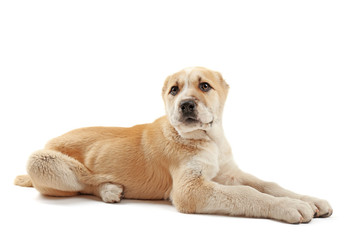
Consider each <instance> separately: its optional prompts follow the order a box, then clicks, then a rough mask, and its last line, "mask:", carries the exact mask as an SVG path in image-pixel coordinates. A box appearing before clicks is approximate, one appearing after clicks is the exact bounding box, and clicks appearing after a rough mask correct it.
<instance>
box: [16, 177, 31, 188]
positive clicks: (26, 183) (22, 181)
mask: <svg viewBox="0 0 360 240" xmlns="http://www.w3.org/2000/svg"><path fill="white" fill-rule="evenodd" d="M14 184H15V185H18V186H21V187H33V184H32V181H31V178H30V176H29V175H19V176H17V177H16V178H15V180H14Z"/></svg>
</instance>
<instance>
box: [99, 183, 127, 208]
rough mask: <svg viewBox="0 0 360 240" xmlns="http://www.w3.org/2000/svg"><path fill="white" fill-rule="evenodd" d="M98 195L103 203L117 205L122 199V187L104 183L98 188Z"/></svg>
mask: <svg viewBox="0 0 360 240" xmlns="http://www.w3.org/2000/svg"><path fill="white" fill-rule="evenodd" d="M99 194H100V197H101V199H102V200H103V201H104V202H106V203H117V202H120V201H121V199H122V197H123V187H122V186H121V185H117V184H112V183H104V184H102V185H101V186H100V187H99Z"/></svg>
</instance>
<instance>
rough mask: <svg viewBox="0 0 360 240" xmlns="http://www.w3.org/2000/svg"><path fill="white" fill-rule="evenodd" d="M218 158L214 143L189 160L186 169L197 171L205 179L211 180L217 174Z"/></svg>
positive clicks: (217, 150)
mask: <svg viewBox="0 0 360 240" xmlns="http://www.w3.org/2000/svg"><path fill="white" fill-rule="evenodd" d="M219 158H220V151H219V148H218V146H217V145H216V144H215V143H213V142H211V143H208V144H206V145H205V146H204V147H203V148H201V150H200V151H199V152H198V153H197V154H196V155H194V156H193V157H192V158H191V160H190V161H189V162H188V167H190V168H192V169H195V170H197V171H198V172H199V173H201V175H202V176H203V177H205V178H206V179H212V178H214V177H215V176H216V175H217V173H218V172H219V169H220V164H219Z"/></svg>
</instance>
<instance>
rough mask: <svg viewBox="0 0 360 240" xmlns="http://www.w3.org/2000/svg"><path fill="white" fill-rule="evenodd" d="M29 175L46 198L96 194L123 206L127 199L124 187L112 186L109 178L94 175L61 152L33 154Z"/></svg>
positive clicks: (45, 151) (28, 166)
mask: <svg viewBox="0 0 360 240" xmlns="http://www.w3.org/2000/svg"><path fill="white" fill-rule="evenodd" d="M27 171H28V174H29V175H30V178H31V181H32V184H33V186H34V187H35V188H36V189H37V190H38V191H39V192H40V193H42V194H44V195H50V196H73V195H78V194H93V195H96V196H99V197H100V198H101V199H102V200H103V201H104V202H109V203H113V202H120V200H121V198H122V197H123V187H122V185H119V184H114V183H111V179H110V178H109V177H108V176H102V175H97V174H93V173H91V172H90V171H89V170H88V169H87V168H86V167H85V166H84V165H83V164H81V163H80V162H79V161H77V160H76V159H74V158H72V157H70V156H68V155H65V154H63V153H61V152H58V151H53V150H40V151H37V152H35V153H33V154H32V155H31V156H30V158H29V161H28V165H27Z"/></svg>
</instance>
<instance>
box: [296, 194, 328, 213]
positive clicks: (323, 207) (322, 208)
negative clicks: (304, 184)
mask: <svg viewBox="0 0 360 240" xmlns="http://www.w3.org/2000/svg"><path fill="white" fill-rule="evenodd" d="M300 199H301V200H302V201H305V202H307V203H309V204H310V206H311V207H312V209H313V211H314V217H330V216H331V215H332V213H333V209H332V207H331V206H330V204H329V203H328V202H327V201H326V200H322V199H318V198H314V197H309V196H303V197H301V198H300Z"/></svg>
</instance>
